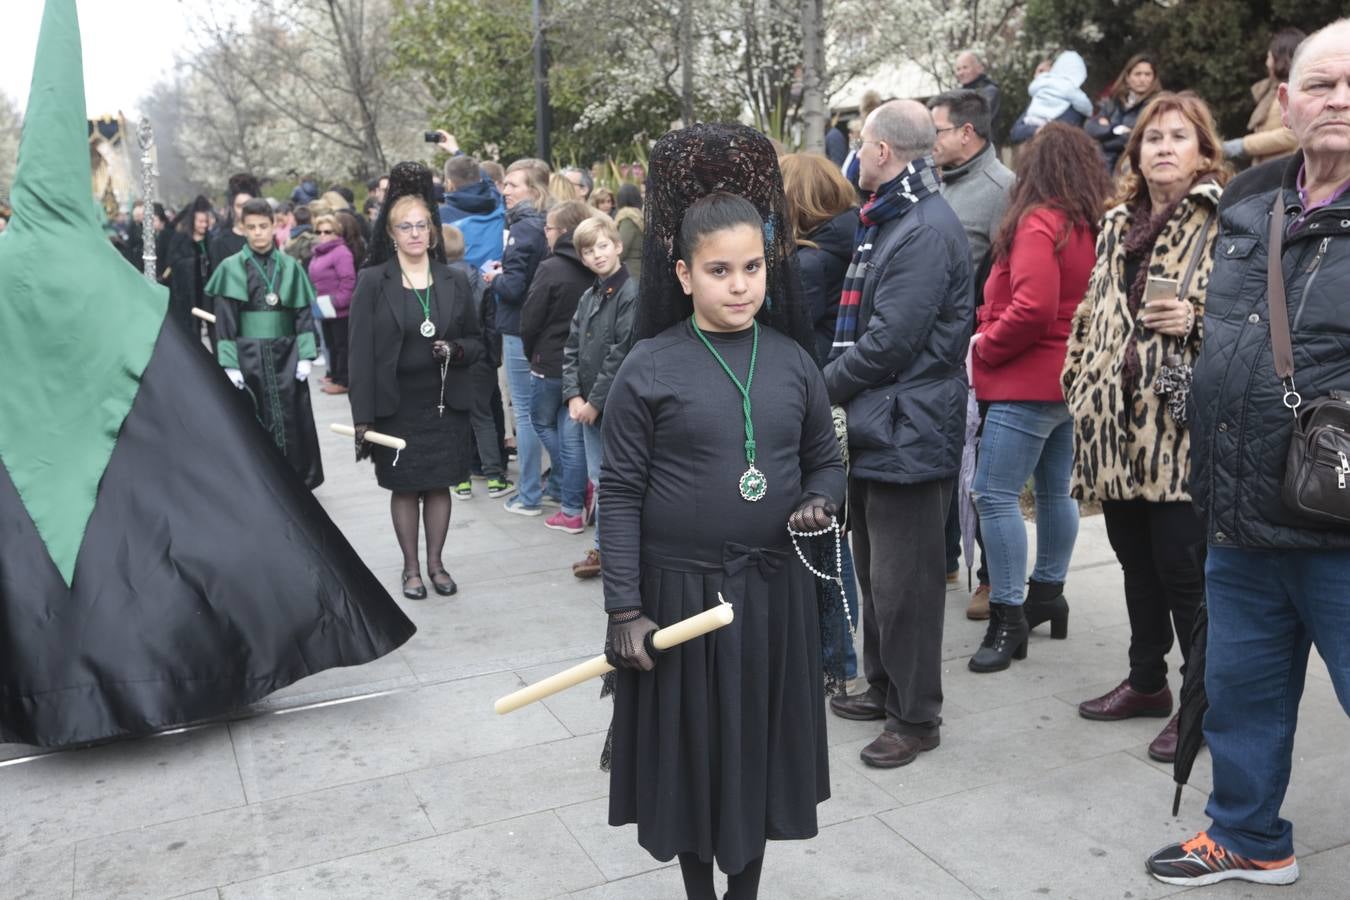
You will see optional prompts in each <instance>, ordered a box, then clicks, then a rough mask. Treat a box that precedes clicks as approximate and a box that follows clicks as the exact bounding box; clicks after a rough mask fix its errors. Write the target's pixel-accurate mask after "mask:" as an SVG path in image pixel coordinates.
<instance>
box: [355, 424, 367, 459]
mask: <svg viewBox="0 0 1350 900" xmlns="http://www.w3.org/2000/svg"><path fill="white" fill-rule="evenodd" d="M369 430H370V426H369V425H357V426H356V461H357V462H360V461H361V460H363V459H365V458H366V457H367V456H370V448H371V445H370V444H367V443H366V432H367V431H369Z"/></svg>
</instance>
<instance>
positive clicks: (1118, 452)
mask: <svg viewBox="0 0 1350 900" xmlns="http://www.w3.org/2000/svg"><path fill="white" fill-rule="evenodd" d="M1125 153H1126V155H1127V156H1128V157H1129V161H1130V174H1129V175H1127V176H1126V177H1125V178H1124V179H1123V180H1122V182H1121V187H1120V192H1119V194H1118V195H1117V196H1116V198H1115V205H1113V206H1112V207H1111V208H1110V209H1109V210H1107V212H1106V215H1105V216H1104V217H1103V218H1102V223H1101V235H1100V237H1098V239H1097V262H1096V266H1095V267H1094V269H1093V271H1092V277H1091V280H1090V282H1089V284H1088V289H1087V295H1086V296H1085V297H1084V298H1083V302H1082V304H1081V305H1080V306H1079V307H1078V311H1077V312H1076V313H1075V314H1074V318H1073V324H1072V328H1071V330H1070V334H1069V350H1068V357H1067V359H1066V360H1065V364H1064V372H1063V375H1062V377H1061V382H1062V384H1063V387H1064V398H1065V401H1066V402H1067V403H1068V407H1069V411H1070V412H1071V414H1072V415H1073V419H1074V464H1073V491H1074V495H1075V496H1076V497H1078V498H1079V499H1080V500H1099V501H1101V504H1102V512H1103V515H1104V516H1105V518H1106V532H1107V536H1108V538H1109V539H1110V541H1111V548H1112V549H1113V550H1114V551H1115V553H1116V558H1117V559H1118V560H1119V561H1120V566H1121V569H1122V570H1123V571H1124V577H1125V604H1126V608H1127V610H1128V613H1129V619H1130V649H1129V676H1128V677H1127V678H1126V679H1125V680H1124V681H1122V682H1121V683H1120V684H1119V685H1118V686H1116V687H1115V688H1113V689H1112V690H1111V691H1109V692H1107V693H1106V694H1104V695H1102V696H1100V697H1096V698H1094V699H1091V700H1086V701H1084V702H1083V703H1081V704H1079V707H1078V712H1079V714H1080V715H1082V716H1083V717H1084V718H1087V719H1096V720H1107V721H1114V720H1119V719H1128V718H1132V717H1135V716H1157V717H1159V718H1166V717H1168V716H1171V715H1172V707H1173V702H1172V692H1171V690H1170V689H1169V688H1168V685H1167V662H1166V657H1167V654H1168V652H1169V651H1170V650H1171V649H1172V640H1173V635H1174V634H1175V637H1176V641H1177V643H1178V645H1180V648H1181V656H1182V660H1183V666H1182V668H1183V671H1184V669H1185V665H1184V661H1185V660H1186V659H1187V658H1188V657H1189V656H1190V649H1191V631H1192V628H1193V626H1194V623H1195V615H1196V612H1197V610H1198V609H1199V607H1200V604H1201V602H1202V600H1203V598H1204V590H1205V583H1204V556H1205V531H1204V527H1203V525H1202V524H1201V521H1200V519H1199V518H1198V517H1197V516H1196V514H1195V512H1194V510H1193V509H1192V507H1191V496H1190V485H1189V475H1190V438H1189V434H1188V431H1187V428H1186V422H1187V417H1188V415H1189V410H1188V409H1187V408H1186V403H1187V397H1188V395H1189V393H1190V367H1191V366H1192V365H1193V364H1194V362H1195V358H1196V356H1197V355H1198V353H1199V348H1200V341H1201V340H1202V339H1203V337H1204V334H1203V329H1202V328H1201V322H1202V319H1203V315H1204V298H1205V288H1206V286H1207V285H1208V283H1209V273H1210V269H1211V267H1212V264H1213V255H1214V241H1215V238H1216V236H1217V234H1218V224H1219V222H1218V206H1219V195H1220V193H1221V192H1222V189H1223V185H1224V183H1225V182H1226V181H1227V180H1228V173H1227V171H1226V170H1225V168H1224V162H1223V147H1222V144H1221V143H1220V141H1219V137H1218V134H1217V133H1216V132H1215V129H1214V119H1213V116H1212V115H1211V113H1210V111H1209V107H1207V106H1206V105H1205V103H1204V101H1202V100H1201V99H1200V98H1198V97H1196V96H1195V95H1194V94H1190V93H1183V94H1173V93H1162V94H1159V95H1158V96H1157V97H1155V98H1154V99H1153V100H1152V101H1150V102H1149V104H1148V105H1147V106H1146V107H1144V110H1143V111H1142V112H1141V113H1140V115H1139V119H1138V122H1137V123H1136V124H1135V127H1134V131H1133V132H1132V133H1131V134H1130V140H1129V142H1128V144H1127V145H1126V147H1125ZM1176 721H1177V720H1176V717H1175V716H1172V718H1171V719H1170V720H1169V721H1168V723H1167V726H1166V727H1165V728H1164V729H1163V731H1162V733H1161V734H1159V735H1158V737H1157V738H1156V739H1155V740H1154V741H1153V743H1151V744H1150V745H1149V748H1148V752H1149V756H1151V757H1153V758H1154V759H1156V760H1159V761H1161V762H1170V761H1171V760H1172V758H1173V757H1174V756H1175V755H1176Z"/></svg>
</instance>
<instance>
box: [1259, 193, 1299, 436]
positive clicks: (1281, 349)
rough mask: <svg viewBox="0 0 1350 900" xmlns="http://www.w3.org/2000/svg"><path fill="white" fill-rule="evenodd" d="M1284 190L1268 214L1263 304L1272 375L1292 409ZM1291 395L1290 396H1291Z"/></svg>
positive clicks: (1292, 357)
mask: <svg viewBox="0 0 1350 900" xmlns="http://www.w3.org/2000/svg"><path fill="white" fill-rule="evenodd" d="M1283 251H1284V189H1283V188H1281V189H1280V190H1277V191H1276V192H1275V206H1274V208H1273V209H1271V211H1270V245H1269V252H1268V255H1267V259H1266V304H1267V306H1268V307H1269V310H1270V347H1271V351H1272V353H1273V354H1274V357H1275V374H1276V375H1278V376H1280V381H1281V382H1283V384H1284V390H1285V395H1284V402H1285V405H1286V406H1290V401H1291V400H1292V401H1294V403H1293V405H1292V406H1290V408H1291V409H1296V408H1297V406H1298V400H1299V399H1300V398H1299V397H1298V393H1297V392H1296V391H1295V390H1294V347H1293V344H1292V342H1291V341H1290V338H1289V307H1288V305H1287V304H1286V303H1285V296H1284V263H1283V259H1282V254H1283ZM1291 395H1292V396H1291Z"/></svg>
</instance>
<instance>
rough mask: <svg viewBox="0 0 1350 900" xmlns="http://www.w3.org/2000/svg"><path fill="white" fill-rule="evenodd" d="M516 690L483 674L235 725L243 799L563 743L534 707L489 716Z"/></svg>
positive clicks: (507, 679) (510, 678)
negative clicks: (500, 700) (502, 698)
mask: <svg viewBox="0 0 1350 900" xmlns="http://www.w3.org/2000/svg"><path fill="white" fill-rule="evenodd" d="M517 684H518V680H517V679H516V677H515V676H514V675H512V674H510V673H503V674H498V675H485V676H482V677H481V678H472V679H465V680H463V681H455V682H450V683H447V684H438V685H431V686H426V687H422V688H420V689H418V690H416V691H409V692H404V693H398V694H392V695H390V696H386V697H377V698H373V699H370V700H362V701H359V702H356V703H349V704H345V705H341V706H330V707H323V708H320V709H313V710H306V711H304V712H298V713H294V714H292V715H286V716H264V717H260V718H257V719H251V720H247V721H243V722H236V723H233V724H231V726H230V729H231V733H232V734H233V736H234V743H235V748H236V751H237V755H238V759H239V770H240V775H241V777H242V780H243V782H244V785H245V786H246V788H247V790H248V797H249V799H250V801H258V800H268V799H274V798H277V797H284V796H293V795H296V794H302V793H308V792H309V791H313V790H318V789H320V788H325V787H333V786H336V785H339V784H348V783H351V782H355V781H364V780H367V779H370V778H378V777H381V776H385V775H393V774H397V773H400V772H410V771H413V770H416V769H424V768H429V767H431V766H436V765H441V764H444V763H448V762H454V761H456V760H460V759H469V758H472V757H475V756H484V755H487V754H490V753H496V752H500V751H502V750H505V749H508V748H510V747H518V746H524V745H529V744H537V743H544V742H547V741H555V740H559V739H561V738H565V737H568V734H567V731H566V729H564V728H563V727H562V725H560V724H559V723H558V721H557V720H556V719H554V718H553V716H552V714H550V713H549V712H548V710H547V709H544V708H543V707H540V706H538V705H537V704H536V705H533V706H530V707H527V708H525V709H522V710H520V711H518V712H515V713H512V714H511V715H509V716H498V715H497V714H496V713H494V712H493V711H492V702H493V700H495V699H496V698H497V697H499V696H501V695H503V694H507V693H510V691H511V690H513V689H514V688H515V687H516V686H517Z"/></svg>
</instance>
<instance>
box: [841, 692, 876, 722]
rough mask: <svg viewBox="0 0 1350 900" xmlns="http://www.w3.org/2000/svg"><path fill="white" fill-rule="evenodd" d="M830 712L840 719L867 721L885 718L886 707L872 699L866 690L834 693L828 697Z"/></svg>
mask: <svg viewBox="0 0 1350 900" xmlns="http://www.w3.org/2000/svg"><path fill="white" fill-rule="evenodd" d="M830 712H832V713H834V714H835V715H836V716H838V717H839V718H841V719H854V720H856V721H859V722H869V721H872V720H874V719H884V718H886V707H885V706H883V705H881V704H880V703H877V702H876V701H875V700H873V699H872V698H871V697H870V696H869V695H868V694H867V692H866V691H864V692H863V693H861V694H854V695H853V696H851V697H850V696H849V695H847V694H835V695H834V696H833V697H831V698H830Z"/></svg>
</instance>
